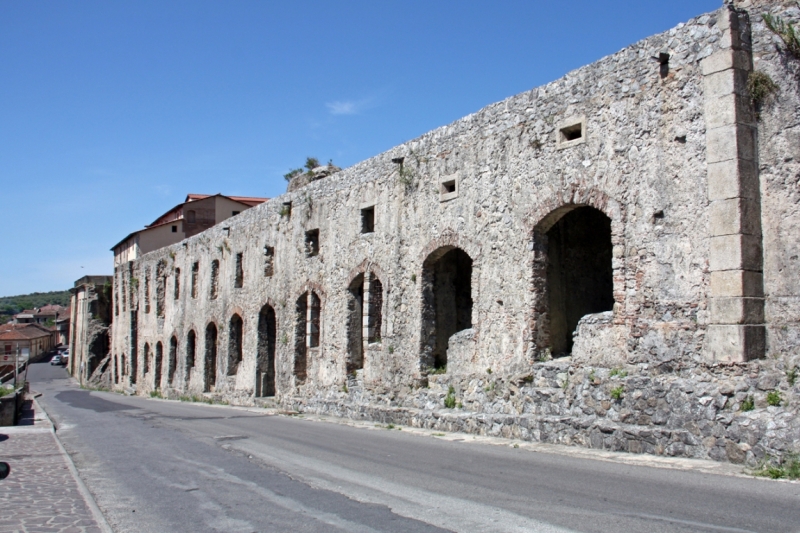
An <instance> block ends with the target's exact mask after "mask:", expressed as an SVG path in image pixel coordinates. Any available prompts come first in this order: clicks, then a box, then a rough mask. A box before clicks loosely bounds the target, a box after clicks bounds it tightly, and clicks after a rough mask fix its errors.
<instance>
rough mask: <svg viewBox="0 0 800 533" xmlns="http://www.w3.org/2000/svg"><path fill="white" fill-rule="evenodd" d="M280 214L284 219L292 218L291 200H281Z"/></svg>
mask: <svg viewBox="0 0 800 533" xmlns="http://www.w3.org/2000/svg"><path fill="white" fill-rule="evenodd" d="M280 214H281V216H282V217H286V220H289V219H291V218H292V202H283V205H281V213H280Z"/></svg>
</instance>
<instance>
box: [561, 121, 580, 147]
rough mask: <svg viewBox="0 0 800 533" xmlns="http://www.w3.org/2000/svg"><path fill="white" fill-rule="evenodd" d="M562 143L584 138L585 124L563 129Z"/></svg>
mask: <svg viewBox="0 0 800 533" xmlns="http://www.w3.org/2000/svg"><path fill="white" fill-rule="evenodd" d="M560 133H561V142H568V141H575V140H577V139H580V138H581V137H583V124H581V123H578V124H573V125H572V126H567V127H566V128H561V130H560Z"/></svg>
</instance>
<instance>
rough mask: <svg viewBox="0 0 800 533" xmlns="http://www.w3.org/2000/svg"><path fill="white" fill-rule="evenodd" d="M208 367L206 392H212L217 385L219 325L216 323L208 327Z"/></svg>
mask: <svg viewBox="0 0 800 533" xmlns="http://www.w3.org/2000/svg"><path fill="white" fill-rule="evenodd" d="M205 363H206V368H205V380H204V381H205V383H204V387H203V391H204V392H211V391H212V390H213V389H214V387H215V386H216V385H217V326H216V325H215V324H214V323H211V324H209V325H208V326H207V327H206V361H205Z"/></svg>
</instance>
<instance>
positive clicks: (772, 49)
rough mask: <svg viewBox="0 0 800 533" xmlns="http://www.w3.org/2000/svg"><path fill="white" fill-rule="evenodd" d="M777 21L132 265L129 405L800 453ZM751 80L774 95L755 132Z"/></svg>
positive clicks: (709, 30)
mask: <svg viewBox="0 0 800 533" xmlns="http://www.w3.org/2000/svg"><path fill="white" fill-rule="evenodd" d="M792 5H793V4H792ZM787 6H788V4H787ZM766 11H773V12H775V13H777V14H780V15H781V16H783V17H784V18H786V19H787V20H791V21H796V20H797V19H798V16H799V15H800V13H798V11H797V9H794V8H788V7H785V6H783V5H782V3H781V2H778V1H770V2H767V1H763V2H747V3H745V2H741V3H739V4H737V5H726V6H724V7H723V8H722V9H720V10H718V11H717V12H714V13H711V14H707V15H703V16H700V17H697V18H695V19H693V20H691V21H689V22H688V23H686V24H681V25H679V26H678V27H676V28H674V29H672V30H670V31H669V32H666V33H664V34H660V35H656V36H653V37H650V38H648V39H645V40H643V41H641V42H639V43H637V44H635V45H632V46H630V47H628V48H626V49H624V50H622V51H620V52H618V53H616V54H614V55H611V56H608V57H606V58H603V59H601V60H600V61H598V62H596V63H594V64H592V65H589V66H587V67H584V68H581V69H578V70H576V71H574V72H571V73H569V74H568V75H567V76H565V77H564V78H562V79H560V80H557V81H554V82H552V83H550V84H547V85H545V86H542V87H539V88H536V89H533V90H531V91H528V92H525V93H522V94H520V95H517V96H514V97H511V98H509V99H507V100H505V101H503V102H499V103H497V104H494V105H491V106H489V107H487V108H485V109H483V110H481V111H479V112H477V113H475V114H472V115H469V116H467V117H465V118H463V119H461V120H459V121H457V122H455V123H453V124H450V125H448V126H445V127H442V128H439V129H437V130H434V131H432V132H430V133H428V134H426V135H424V136H422V137H420V138H419V139H416V140H413V141H410V142H408V143H406V144H404V145H401V146H398V147H396V148H393V149H392V150H390V151H388V152H386V153H384V154H380V155H378V156H376V157H374V158H372V159H369V160H367V161H364V162H362V163H359V164H357V165H355V166H353V167H351V168H348V169H345V170H342V171H340V172H337V173H335V174H333V175H330V176H328V177H325V178H324V179H319V180H317V181H311V182H310V183H308V184H307V185H304V186H298V187H291V188H290V189H291V190H292V192H289V193H287V194H285V195H283V196H281V197H279V198H275V199H273V200H271V201H269V202H267V203H265V204H262V205H260V206H257V207H255V208H253V209H250V210H247V211H245V212H243V213H241V214H239V215H237V216H235V217H233V218H231V219H228V220H226V221H225V223H224V224H220V225H218V226H216V227H213V228H211V229H208V230H206V231H204V232H202V233H200V234H198V235H196V236H193V237H191V238H189V239H186V240H185V241H183V242H181V243H180V244H177V245H173V246H170V247H168V248H164V249H161V250H158V251H155V252H152V253H149V254H147V255H145V256H143V257H142V258H140V259H139V260H137V261H134V262H131V263H128V264H126V265H123V266H122V267H119V268H118V269H117V271H116V272H115V294H116V297H117V300H118V301H119V302H122V305H121V306H118V307H119V314H118V315H117V316H115V319H114V334H113V365H114V370H113V371H114V376H115V380H116V386H117V387H119V388H121V389H129V388H130V389H134V390H136V391H137V392H138V393H147V392H148V391H151V390H153V389H161V390H162V391H163V393H164V394H166V395H170V396H177V395H180V394H197V395H199V394H206V395H211V396H213V397H217V398H220V399H226V400H228V401H231V402H235V403H241V404H253V403H257V404H263V403H265V402H266V403H270V402H275V403H279V404H281V405H283V406H285V407H287V408H293V409H298V410H302V411H310V412H324V413H333V414H337V415H340V416H349V417H360V418H370V419H375V420H385V421H394V422H397V423H405V424H412V425H417V426H425V427H431V428H442V429H449V430H463V431H472V432H479V433H487V434H502V435H508V436H516V437H519V438H525V439H536V440H542V441H550V442H563V443H569V444H580V445H585V446H591V447H601V448H610V449H618V450H628V451H632V452H648V453H666V454H672V455H687V456H697V457H712V458H715V459H728V460H733V461H745V460H749V461H755V460H758V459H760V458H762V457H763V456H764V455H766V454H770V455H772V456H780V455H781V454H783V453H785V452H787V451H791V450H792V449H796V447H797V445H798V442H800V421H799V419H798V417H797V411H798V400H797V393H798V385H791V384H790V383H789V380H790V378H787V371H789V370H790V369H791V368H792V367H793V366H794V365H797V364H798V361H799V359H798V349H797V340H798V337H800V328H798V319H799V318H800V305H799V304H800V275H799V274H798V268H797V265H798V256H800V238H798V235H800V231H799V230H800V190H798V183H799V182H798V181H797V176H798V175H800V167H798V161H797V159H796V158H797V150H798V146H800V129H798V128H799V127H798V124H800V120H798V119H799V118H800V116H798V115H800V111H799V110H800V105H799V103H800V100H799V99H798V85H797V82H796V79H797V78H796V77H795V76H796V73H797V66H796V65H795V63H793V62H792V60H791V59H789V58H787V56H785V54H783V53H782V52H781V50H780V46H779V41H778V40H777V39H776V38H775V37H774V36H773V35H772V34H771V33H770V32H768V31H767V30H766V28H765V27H764V25H763V23H762V22H761V16H760V15H761V14H762V13H763V12H766ZM754 68H755V69H759V70H762V71H764V72H767V73H768V74H769V75H770V76H771V77H772V78H773V79H774V80H775V81H776V82H777V83H778V85H779V86H780V94H779V97H778V98H777V99H776V100H775V101H774V102H772V104H771V105H768V106H765V107H764V109H762V110H761V114H760V119H759V120H756V116H755V114H754V112H753V109H752V106H751V103H750V98H749V96H748V94H747V91H746V81H747V75H748V73H749V72H750V71H751V70H752V69H754ZM306 181H307V180H306ZM181 287H186V288H188V289H187V290H180V288H181ZM153 288H155V290H153ZM153 293H155V294H153ZM150 300H155V301H154V302H153V303H152V305H151V302H150ZM165 346H166V347H168V349H167V350H164V348H163V347H165ZM165 353H166V355H164V354H165ZM789 374H791V373H790V372H789ZM451 390H452V394H451V395H454V396H455V399H456V400H457V406H456V408H454V409H446V408H445V407H444V398H445V395H446V394H448V392H449V391H451ZM774 391H778V392H779V393H780V395H781V406H767V404H766V394H767V393H768V392H774ZM261 398H267V399H261ZM269 398H271V399H269ZM750 398H752V399H753V400H754V402H755V409H754V410H753V411H747V412H743V411H741V406H742V403H743V402H745V400H748V399H750Z"/></svg>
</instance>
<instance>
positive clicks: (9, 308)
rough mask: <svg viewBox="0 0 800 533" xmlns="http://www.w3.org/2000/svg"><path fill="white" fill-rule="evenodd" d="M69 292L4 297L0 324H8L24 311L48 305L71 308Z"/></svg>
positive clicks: (0, 308) (0, 305)
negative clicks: (14, 316) (13, 317)
mask: <svg viewBox="0 0 800 533" xmlns="http://www.w3.org/2000/svg"><path fill="white" fill-rule="evenodd" d="M69 298H70V293H69V291H52V292H34V293H31V294H20V295H19V296H3V297H1V298H0V324H2V323H5V322H8V321H9V320H11V317H12V316H13V315H15V314H17V313H19V312H20V311H22V310H23V309H33V308H34V307H42V306H45V305H48V304H56V305H63V306H65V307H66V306H69Z"/></svg>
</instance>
